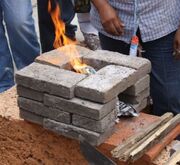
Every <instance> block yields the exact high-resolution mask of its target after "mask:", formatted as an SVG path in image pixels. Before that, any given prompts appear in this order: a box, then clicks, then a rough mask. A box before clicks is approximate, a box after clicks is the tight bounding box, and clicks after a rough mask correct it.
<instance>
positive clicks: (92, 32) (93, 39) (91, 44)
mask: <svg viewBox="0 0 180 165" xmlns="http://www.w3.org/2000/svg"><path fill="white" fill-rule="evenodd" d="M77 18H78V22H79V26H80V29H81V32H82V34H83V36H84V42H85V44H86V45H87V46H88V48H90V49H91V50H97V49H100V42H99V36H98V31H97V30H96V29H95V28H94V26H93V25H92V24H91V21H90V13H77Z"/></svg>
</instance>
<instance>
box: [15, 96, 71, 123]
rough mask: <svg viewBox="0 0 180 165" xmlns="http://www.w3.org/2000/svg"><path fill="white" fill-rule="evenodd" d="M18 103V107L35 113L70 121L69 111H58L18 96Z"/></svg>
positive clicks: (66, 121)
mask: <svg viewBox="0 0 180 165" xmlns="http://www.w3.org/2000/svg"><path fill="white" fill-rule="evenodd" d="M18 105H19V107H20V108H22V109H24V110H26V111H29V112H31V113H34V114H36V115H40V116H43V117H46V118H50V119H53V120H56V121H60V122H62V123H67V124H69V123H70V122H71V115H70V113H68V112H64V111H60V110H59V109H55V108H49V107H46V106H44V105H43V104H42V103H40V102H37V101H33V100H30V99H26V98H23V97H19V98H18Z"/></svg>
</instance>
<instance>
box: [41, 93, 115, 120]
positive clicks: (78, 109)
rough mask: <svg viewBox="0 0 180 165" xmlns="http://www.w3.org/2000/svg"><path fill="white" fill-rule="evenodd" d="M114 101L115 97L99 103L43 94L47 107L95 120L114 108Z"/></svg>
mask: <svg viewBox="0 0 180 165" xmlns="http://www.w3.org/2000/svg"><path fill="white" fill-rule="evenodd" d="M116 102H117V98H116V99H113V100H111V101H110V102H108V103H106V104H99V103H95V102H91V101H87V100H82V99H79V98H73V99H71V100H67V99H63V98H61V97H56V96H52V95H47V94H45V96H44V104H45V105H47V106H49V107H54V108H58V109H61V110H63V111H66V112H70V113H73V114H78V115H81V116H85V117H88V118H91V119H95V120H100V119H102V118H103V117H105V116H106V115H107V114H108V113H110V112H111V111H112V110H113V109H114V108H115V105H116Z"/></svg>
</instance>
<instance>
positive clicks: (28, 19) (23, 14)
mask: <svg viewBox="0 0 180 165" xmlns="http://www.w3.org/2000/svg"><path fill="white" fill-rule="evenodd" d="M1 4H2V9H3V12H4V21H5V23H6V26H7V32H8V37H9V42H10V47H11V51H12V56H13V58H14V61H15V64H16V67H17V69H21V68H23V67H25V66H27V65H29V64H30V63H32V62H33V61H34V59H35V58H36V57H37V56H38V55H39V52H40V49H39V43H38V41H37V36H36V32H35V27H34V20H33V18H32V4H31V0H1Z"/></svg>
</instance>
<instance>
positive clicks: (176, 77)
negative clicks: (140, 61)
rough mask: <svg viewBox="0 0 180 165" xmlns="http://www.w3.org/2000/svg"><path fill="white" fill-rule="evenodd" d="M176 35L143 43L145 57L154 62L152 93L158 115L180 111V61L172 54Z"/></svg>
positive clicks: (155, 112) (172, 34) (155, 111)
mask: <svg viewBox="0 0 180 165" xmlns="http://www.w3.org/2000/svg"><path fill="white" fill-rule="evenodd" d="M174 35H175V32H173V33H171V34H169V35H167V36H165V37H163V38H160V39H158V40H155V41H152V42H147V43H143V44H142V46H143V49H144V50H145V53H144V54H143V55H144V57H146V58H148V59H149V60H150V61H151V63H152V73H151V95H152V98H153V107H154V114H156V115H162V114H164V113H166V112H173V113H174V114H178V113H180V61H177V60H175V59H174V58H173V55H172V53H173V40H174Z"/></svg>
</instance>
